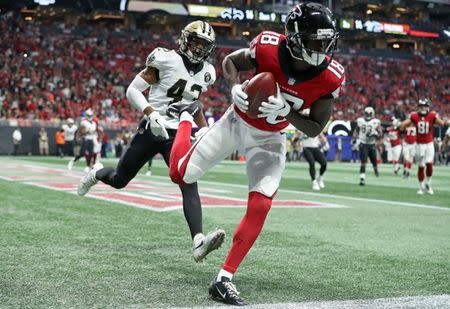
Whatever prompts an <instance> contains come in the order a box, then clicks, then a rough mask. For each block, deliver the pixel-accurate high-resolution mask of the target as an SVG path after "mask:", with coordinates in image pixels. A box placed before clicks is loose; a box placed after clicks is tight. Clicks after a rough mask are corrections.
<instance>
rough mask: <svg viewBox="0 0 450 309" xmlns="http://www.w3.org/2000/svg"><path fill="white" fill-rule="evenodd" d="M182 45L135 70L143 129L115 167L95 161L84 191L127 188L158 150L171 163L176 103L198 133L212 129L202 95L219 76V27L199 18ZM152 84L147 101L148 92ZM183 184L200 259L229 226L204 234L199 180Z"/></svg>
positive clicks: (132, 90) (133, 94) (133, 97)
mask: <svg viewBox="0 0 450 309" xmlns="http://www.w3.org/2000/svg"><path fill="white" fill-rule="evenodd" d="M179 45H180V47H179V50H168V49H165V48H161V47H157V48H155V49H154V50H153V51H152V52H151V53H150V54H149V55H148V57H147V61H146V68H145V69H144V70H142V71H141V72H140V73H139V74H137V75H136V77H135V78H134V80H133V81H132V82H131V84H130V85H129V87H128V89H127V93H126V95H127V99H128V101H129V102H130V103H131V105H132V106H133V107H135V108H137V109H138V110H140V111H142V113H143V114H144V115H143V116H144V118H143V120H142V121H141V122H140V124H139V128H138V131H137V132H136V133H135V135H134V136H133V138H132V140H131V142H130V143H129V145H128V146H127V148H126V150H125V152H124V154H122V156H121V158H120V160H119V162H118V164H117V166H116V168H112V167H105V168H103V166H101V165H98V166H96V168H94V169H93V170H92V171H91V172H90V173H89V174H88V175H86V176H85V177H84V178H83V179H82V180H81V181H80V184H79V186H78V194H79V195H85V194H86V193H87V192H88V191H89V189H90V188H91V187H92V186H93V185H95V184H96V183H97V182H98V181H99V180H100V181H102V182H103V183H105V184H108V185H110V186H111V187H113V188H116V189H121V188H124V187H125V186H126V185H127V184H128V183H129V182H130V181H131V180H132V179H133V178H134V177H135V176H136V174H137V173H138V172H139V170H140V169H141V168H142V167H143V166H144V165H145V164H146V163H147V162H148V161H149V159H150V158H153V156H154V155H155V154H157V153H161V155H162V156H163V158H164V161H165V162H166V164H168V163H169V155H170V150H171V148H172V144H173V140H174V137H175V133H176V131H177V129H178V123H179V121H178V119H176V118H174V117H173V116H172V115H171V109H172V108H175V107H176V108H178V109H179V108H183V109H186V110H188V111H189V112H190V113H191V114H193V116H194V119H195V123H196V124H197V125H198V126H199V127H200V128H201V129H200V130H199V132H198V133H200V134H202V133H204V132H205V130H207V124H206V120H205V117H204V115H203V113H202V112H201V110H200V105H199V102H198V100H199V97H200V94H201V93H202V92H204V91H206V90H207V88H208V87H209V86H210V85H212V84H213V83H214V81H215V79H216V71H215V69H214V66H212V65H211V64H210V63H209V62H207V61H206V59H207V58H208V56H209V55H210V54H211V52H212V50H213V49H214V47H215V34H214V30H213V28H212V27H211V26H210V25H209V24H208V23H206V22H203V21H194V22H192V23H190V24H188V25H187V26H186V27H185V28H184V29H183V31H182V32H181V36H180V39H179ZM150 87H151V91H150V92H149V97H148V101H147V99H146V98H145V96H144V95H143V92H144V91H145V90H147V89H148V88H150ZM189 134H190V132H189ZM198 135H199V134H198ZM180 189H181V193H182V195H183V211H184V216H185V218H186V221H187V223H188V226H189V230H190V232H191V237H192V239H193V255H194V260H195V261H196V262H200V261H202V260H203V259H204V258H205V256H206V255H207V254H208V253H209V252H211V251H212V250H215V249H217V248H219V247H220V245H221V244H222V242H223V240H224V237H225V232H224V231H223V230H215V231H212V232H210V233H209V234H207V235H206V236H205V235H203V232H202V230H203V227H202V209H201V204H200V197H199V195H198V189H197V183H196V182H192V183H190V184H189V185H183V186H180Z"/></svg>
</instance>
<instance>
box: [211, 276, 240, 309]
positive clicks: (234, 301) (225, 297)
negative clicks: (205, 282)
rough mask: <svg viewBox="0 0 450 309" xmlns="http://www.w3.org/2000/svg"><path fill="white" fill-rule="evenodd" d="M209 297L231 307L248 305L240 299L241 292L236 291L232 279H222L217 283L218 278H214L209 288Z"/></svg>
mask: <svg viewBox="0 0 450 309" xmlns="http://www.w3.org/2000/svg"><path fill="white" fill-rule="evenodd" d="M209 296H211V298H212V299H213V300H215V301H219V302H222V303H225V304H229V305H234V306H246V305H248V304H247V303H246V302H245V300H243V299H242V298H240V297H239V292H238V291H237V290H236V287H235V286H234V284H233V283H231V281H230V279H228V278H226V277H222V278H221V279H220V281H216V278H214V280H213V281H212V282H211V285H210V286H209Z"/></svg>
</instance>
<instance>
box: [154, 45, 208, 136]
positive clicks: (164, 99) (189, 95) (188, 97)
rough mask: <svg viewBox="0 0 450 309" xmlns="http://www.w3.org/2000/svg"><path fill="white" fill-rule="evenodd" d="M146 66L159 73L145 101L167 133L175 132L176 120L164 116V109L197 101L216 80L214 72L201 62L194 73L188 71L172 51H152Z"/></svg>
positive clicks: (181, 59) (158, 48)
mask: <svg viewBox="0 0 450 309" xmlns="http://www.w3.org/2000/svg"><path fill="white" fill-rule="evenodd" d="M146 65H147V66H150V67H154V68H156V69H158V71H159V73H158V75H159V81H158V83H156V84H153V85H152V86H151V88H150V92H149V96H148V101H149V103H150V105H151V106H152V108H153V109H154V110H155V111H157V112H158V113H159V114H160V115H161V116H163V117H164V118H165V119H166V128H168V129H178V119H174V118H172V117H168V116H167V115H166V110H167V107H168V106H169V105H170V104H172V103H177V102H180V103H182V104H189V103H192V102H195V101H197V100H198V99H199V97H200V94H201V93H202V92H204V91H206V90H207V88H208V86H210V85H212V84H213V83H214V81H215V80H216V70H215V68H214V66H213V65H211V64H210V63H209V62H207V61H204V62H203V67H202V68H201V69H200V71H198V72H193V71H189V70H188V69H187V68H186V66H185V65H184V62H183V58H182V57H181V56H180V55H179V54H178V53H177V52H176V51H175V50H173V49H172V50H169V49H165V48H161V47H157V48H155V49H154V50H153V51H152V52H151V53H150V54H149V55H148V57H147V61H146Z"/></svg>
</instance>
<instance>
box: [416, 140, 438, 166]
mask: <svg viewBox="0 0 450 309" xmlns="http://www.w3.org/2000/svg"><path fill="white" fill-rule="evenodd" d="M416 153H417V162H418V165H419V166H421V167H423V166H425V164H426V163H433V161H434V144H433V142H430V143H428V144H419V143H417V148H416Z"/></svg>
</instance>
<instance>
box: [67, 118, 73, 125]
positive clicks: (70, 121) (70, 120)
mask: <svg viewBox="0 0 450 309" xmlns="http://www.w3.org/2000/svg"><path fill="white" fill-rule="evenodd" d="M74 123H75V121H74V120H73V118H67V124H70V125H72V124H74Z"/></svg>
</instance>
